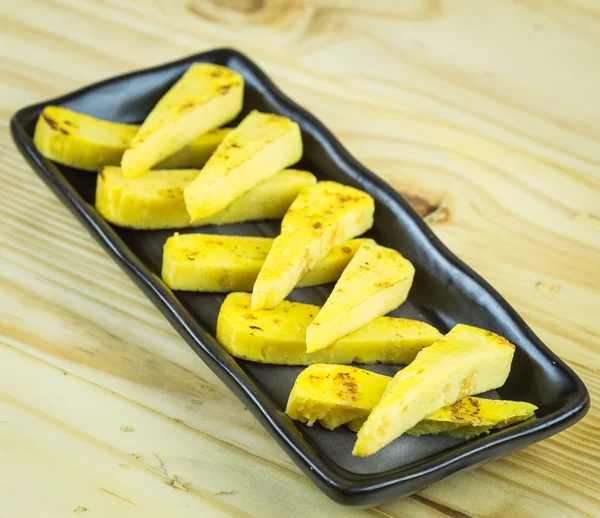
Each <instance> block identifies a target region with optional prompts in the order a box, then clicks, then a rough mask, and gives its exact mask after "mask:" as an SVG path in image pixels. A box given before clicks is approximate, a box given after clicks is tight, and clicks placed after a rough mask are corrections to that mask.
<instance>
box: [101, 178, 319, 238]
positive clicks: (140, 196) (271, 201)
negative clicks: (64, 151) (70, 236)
mask: <svg viewBox="0 0 600 518" xmlns="http://www.w3.org/2000/svg"><path fill="white" fill-rule="evenodd" d="M198 174H200V171H199V170H198V169H182V170H176V169H174V170H158V169H156V170H152V171H148V172H147V173H146V174H144V175H143V176H141V177H139V178H133V179H130V178H127V177H126V176H125V175H123V172H122V171H121V168H120V167H106V168H104V169H103V170H102V172H101V174H100V175H99V176H98V182H97V184H96V209H97V210H98V212H99V213H100V214H101V215H102V217H103V218H104V219H106V220H107V221H110V222H111V223H113V224H114V225H118V226H121V227H128V228H135V229H168V228H184V227H190V226H194V227H199V226H206V225H224V224H228V223H241V222H244V221H260V220H266V219H279V218H282V217H283V215H284V214H285V212H286V210H287V209H288V207H289V206H290V205H291V203H292V202H293V201H294V199H295V198H296V196H298V194H299V193H300V191H302V189H304V188H305V187H306V186H309V185H313V184H314V183H315V182H316V178H315V177H314V176H313V175H312V174H311V173H309V172H307V171H297V170H294V169H286V170H284V171H281V172H280V173H277V174H276V175H274V176H272V177H271V178H269V179H268V180H266V181H265V182H263V183H262V184H260V185H257V186H256V187H255V188H254V189H252V190H251V191H248V192H247V193H246V194H245V195H244V196H242V197H241V198H238V199H237V200H236V201H235V202H233V203H232V204H231V205H230V206H229V207H227V208H226V209H224V210H223V211H221V212H220V213H218V214H215V215H214V216H213V217H211V218H207V219H204V220H200V221H197V222H196V223H194V224H192V223H191V222H190V217H189V214H188V212H187V210H186V208H185V201H184V199H183V190H184V189H185V188H186V186H188V185H189V184H190V183H191V182H192V181H193V180H194V179H195V178H196V176H198Z"/></svg>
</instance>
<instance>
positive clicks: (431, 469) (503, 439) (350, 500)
mask: <svg viewBox="0 0 600 518" xmlns="http://www.w3.org/2000/svg"><path fill="white" fill-rule="evenodd" d="M196 61H200V62H210V63H217V64H220V65H224V66H227V67H230V68H232V69H234V70H237V71H238V72H240V73H241V74H242V75H243V76H244V78H245V81H246V93H245V101H244V110H243V114H242V116H243V115H244V114H246V113H248V111H250V110H252V109H259V110H262V111H270V112H274V113H279V114H282V115H285V116H287V117H289V118H291V119H293V120H295V121H296V122H298V123H299V124H300V127H301V129H302V137H303V141H304V148H305V151H304V158H303V159H302V161H301V163H300V167H302V168H304V169H307V170H309V171H311V172H313V173H314V174H316V176H317V177H318V178H319V179H321V180H325V179H327V180H334V181H337V182H341V183H344V184H347V185H351V186H353V187H358V188H360V189H362V190H364V191H366V192H368V193H369V194H371V195H372V196H373V198H375V201H376V212H375V225H374V227H373V229H372V231H371V232H370V233H369V235H370V236H371V237H373V238H375V239H376V240H377V241H378V242H379V243H381V244H382V245H386V246H389V247H392V248H395V249H397V250H400V251H401V252H402V253H403V254H404V255H405V256H406V257H407V258H408V259H410V260H411V261H412V262H413V264H414V265H415V267H416V271H417V273H416V278H415V282H414V285H413V288H412V290H411V293H410V296H409V299H408V301H407V302H406V303H405V304H403V305H402V307H401V308H400V309H399V310H398V311H395V312H394V313H392V314H393V315H401V316H405V317H409V318H417V319H420V320H424V321H427V322H430V323H431V324H433V325H435V326H436V327H438V328H439V329H440V330H441V331H442V332H446V331H447V330H448V329H450V328H451V327H452V326H453V325H454V324H455V323H457V322H462V323H466V324H471V325H475V326H479V327H482V328H484V329H488V330H490V331H494V332H496V333H498V334H500V335H502V336H505V337H506V338H508V339H509V340H510V341H511V342H513V343H514V344H516V345H517V351H516V354H515V358H514V362H513V367H512V370H511V373H510V376H509V378H508V381H507V382H506V384H505V385H504V386H503V387H502V388H501V389H499V390H498V391H495V392H493V393H491V394H488V396H490V397H501V398H503V399H516V400H524V401H529V402H531V403H534V404H536V405H538V406H539V411H538V412H537V418H536V419H531V420H529V421H526V422H524V423H521V424H518V425H515V426H512V427H509V428H506V429H503V430H498V431H496V432H493V433H491V434H490V435H487V436H483V437H479V438H476V439H472V440H469V441H461V440H456V439H451V438H449V437H444V436H428V437H420V438H414V437H401V438H399V439H397V440H396V441H394V442H393V443H392V444H391V445H389V446H387V447H386V448H384V449H383V450H381V451H380V452H379V453H377V454H376V455H373V456H372V457H368V458H354V457H352V455H351V451H352V446H353V443H354V438H355V435H354V434H352V433H351V432H349V431H348V430H346V429H338V430H336V431H335V432H329V431H325V430H323V429H321V428H320V427H318V426H315V427H313V428H308V427H306V426H304V425H301V424H298V423H295V422H293V421H291V420H290V419H288V418H287V416H286V415H285V414H284V412H283V411H284V409H285V403H286V400H287V396H288V394H289V391H290V389H291V386H292V384H293V382H294V379H295V377H296V376H297V374H298V373H299V372H300V371H301V370H302V369H301V368H300V367H281V366H272V365H259V364H254V363H251V362H245V361H241V360H237V359H235V358H233V357H231V356H230V355H229V354H228V353H227V352H226V351H225V350H224V349H223V348H222V347H221V346H220V345H219V344H218V343H217V341H216V340H215V338H214V334H215V326H216V319H217V314H218V311H219V307H220V304H221V302H222V301H223V298H224V297H223V296H221V295H214V294H201V293H183V292H177V293H174V292H172V291H171V290H170V289H169V288H167V286H166V285H165V284H164V283H163V282H162V281H161V279H160V266H161V256H162V245H163V243H164V241H165V239H166V238H167V237H168V236H169V235H171V234H172V233H173V231H132V230H125V229H120V228H116V227H112V226H111V225H109V224H107V223H106V222H105V221H104V220H103V219H102V218H101V217H100V216H99V214H98V213H97V212H96V210H95V209H94V206H93V204H94V192H95V184H96V175H94V174H90V173H86V172H83V171H77V170H75V169H70V168H68V167H63V166H60V165H57V164H55V163H53V162H51V161H49V160H47V159H45V158H44V157H43V156H42V155H41V154H40V153H39V152H38V151H37V149H36V148H35V146H34V145H33V142H32V136H33V131H34V126H35V122H36V120H37V117H38V116H39V114H40V112H41V110H42V109H43V108H44V106H46V105H48V104H56V105H60V106H65V107H68V108H71V109H74V110H77V111H81V112H83V113H87V114H89V115H93V116H96V117H100V118H103V119H109V120H113V121H119V122H128V123H140V122H141V121H142V120H143V119H144V118H145V116H146V115H147V114H148V113H149V112H150V110H151V109H152V107H153V106H154V104H155V103H156V102H157V101H158V99H159V98H160V97H161V96H162V95H163V94H164V93H165V92H166V91H167V89H168V88H169V87H170V86H171V85H172V84H173V83H174V82H175V81H176V80H177V79H178V78H179V77H180V76H181V74H182V73H183V72H184V71H185V70H186V69H187V68H188V67H189V65H190V64H191V63H193V62H196ZM240 118H241V116H240ZM11 130H12V135H13V139H14V141H15V143H16V145H17V147H18V148H19V150H20V151H21V153H22V154H23V155H24V156H25V158H26V159H27V161H28V162H29V163H30V165H31V166H32V167H33V169H34V170H35V171H36V173H37V174H38V175H39V176H40V177H41V178H42V179H43V180H44V181H45V182H46V183H47V184H48V186H49V187H50V188H51V189H52V190H53V191H54V192H55V194H56V195H57V196H58V197H59V198H60V199H61V200H62V202H63V203H64V204H65V205H66V206H67V207H68V208H69V209H70V210H71V211H72V212H73V213H74V214H75V215H76V216H77V217H78V218H79V219H80V220H81V222H82V223H83V224H84V226H85V227H86V228H87V229H88V230H89V232H90V234H91V235H92V236H94V238H96V239H97V240H98V241H99V242H100V243H101V245H102V246H103V247H104V248H105V249H106V251H107V252H108V253H109V254H110V256H111V257H112V258H113V259H114V260H115V261H116V262H117V263H118V264H119V265H120V266H121V268H123V269H124V270H125V271H126V272H127V273H128V274H129V276H130V277H131V278H132V279H133V280H134V281H135V282H136V284H137V285H138V286H139V287H140V288H141V289H142V291H143V292H144V293H145V294H146V295H147V296H148V297H150V299H151V300H152V301H153V302H154V304H155V305H156V306H157V308H158V309H159V310H160V311H161V312H162V313H163V314H164V315H165V316H166V317H167V319H168V320H169V322H171V324H172V325H173V326H174V327H175V329H177V331H178V332H179V333H180V334H181V336H182V337H183V338H184V339H185V340H186V341H187V343H188V344H189V345H190V346H191V347H192V349H193V350H194V351H195V352H196V353H197V354H198V355H199V356H200V358H202V360H204V361H205V362H206V363H207V365H208V366H209V367H210V368H211V369H212V370H213V371H214V372H215V373H216V374H217V375H218V376H219V378H220V379H221V380H222V381H223V382H224V383H225V384H226V385H227V386H228V387H229V388H230V389H231V390H232V391H233V392H234V393H235V394H236V395H237V396H238V397H239V398H240V399H241V400H242V401H243V402H244V404H245V405H247V406H248V408H249V409H250V410H251V411H252V412H253V414H254V415H255V416H256V417H257V418H258V420H259V421H260V422H261V424H262V425H263V426H264V427H265V429H266V430H267V431H268V432H269V433H270V434H271V435H272V436H273V437H274V438H275V440H276V441H277V442H278V443H279V445H280V446H281V447H282V448H283V449H284V450H285V451H286V453H287V454H288V455H289V456H290V457H291V458H292V459H293V461H294V462H295V463H296V464H297V465H298V466H299V467H300V468H301V469H302V470H303V471H304V473H306V475H307V476H308V477H309V478H310V479H311V480H313V481H314V482H315V484H316V485H317V486H318V487H320V488H321V489H322V490H323V491H324V492H325V493H326V494H327V495H328V496H330V497H331V498H333V499H334V500H336V501H338V502H340V503H343V504H349V505H361V506H370V505H375V504H377V503H379V502H381V501H383V500H386V499H389V498H392V497H397V496H403V495H408V494H410V493H413V492H415V491H418V490H420V489H422V488H424V487H426V486H428V485H430V484H432V483H433V482H436V481H438V480H440V479H442V478H444V477H446V476H448V475H451V474H453V473H456V472H458V471H461V470H463V469H466V468H470V467H473V466H476V465H478V464H480V463H482V462H485V461H488V460H490V459H493V458H495V457H498V456H500V455H503V454H505V453H507V452H510V451H513V450H516V449H518V448H522V447H524V446H527V445H529V444H532V443H534V442H536V441H539V440H541V439H544V438H545V437H549V436H550V435H553V434H555V433H557V432H560V431H561V430H564V429H565V428H567V427H568V426H570V425H572V424H574V423H575V422H577V421H578V420H579V419H581V418H582V417H583V416H584V415H585V413H586V412H587V410H588V407H589V395H588V392H587V390H586V388H585V386H584V385H583V383H582V382H581V380H580V379H579V378H578V377H577V376H576V374H575V373H574V372H573V371H572V370H571V369H570V368H569V367H567V366H566V365H565V364H564V363H563V362H562V361H561V360H560V359H559V358H558V357H557V356H555V355H554V354H553V353H552V352H551V351H550V350H549V349H548V348H547V347H546V346H545V345H544V344H542V343H541V341H540V340H539V339H538V338H537V337H536V336H535V335H534V334H533V332H532V331H531V330H530V329H529V328H528V327H527V325H526V324H525V323H524V322H523V320H522V319H521V318H520V317H519V316H518V315H517V314H516V312H515V311H514V310H513V309H512V308H511V307H510V306H509V305H508V303H507V302H506V301H505V300H504V299H503V298H502V297H501V296H500V295H499V294H498V293H497V292H496V291H495V290H494V289H493V288H492V287H491V286H490V285H489V284H488V283H487V282H486V281H484V280H483V279H482V278H481V277H480V276H479V275H477V274H476V273H475V272H474V271H473V270H471V269H470V268H469V267H468V266H466V265H465V264H464V263H462V262H461V261H460V260H459V259H458V258H457V257H456V256H454V255H453V254H452V253H451V252H450V251H449V250H448V249H447V248H446V247H445V246H444V245H443V244H442V243H441V242H440V241H439V240H438V239H437V238H436V237H435V236H434V234H433V233H432V231H431V230H430V229H429V228H428V227H427V225H425V224H424V223H423V221H422V220H421V218H420V217H419V216H418V215H417V214H416V213H415V212H414V211H413V210H412V208H411V207H410V206H409V205H408V204H407V203H406V202H405V201H404V199H403V198H402V197H401V196H399V195H398V194H397V193H396V192H395V191H394V190H393V189H392V188H390V187H389V186H388V185H386V184H385V183H384V182H383V181H382V180H381V179H379V178H378V177H377V176H375V175H374V174H373V173H371V172H370V171H368V170H367V169H365V168H364V167H363V166H362V165H361V164H359V163H358V162H357V161H356V160H355V159H354V158H352V157H351V156H350V154H349V153H348V152H347V151H346V150H345V149H344V148H343V147H342V145H341V144H340V143H339V142H338V141H337V140H336V139H335V137H334V136H333V135H332V134H331V133H330V132H329V131H328V130H327V129H326V128H325V127H324V126H323V125H322V124H321V123H320V122H319V121H318V120H317V119H316V118H315V117H314V116H312V115H311V114H309V113H308V112H306V111H305V110H304V109H302V108H300V107H299V106H298V105H296V104H295V103H294V102H292V101H291V100H290V99H288V98H287V97H286V96H285V95H284V94H282V93H281V92H280V91H279V90H278V89H277V88H276V87H275V85H274V84H273V83H272V82H271V80H270V79H269V78H268V77H267V76H266V75H265V74H264V73H263V72H262V71H261V70H260V69H259V68H258V67H257V66H256V65H255V64H254V63H253V62H252V61H250V60H249V59H248V58H247V57H245V56H244V55H242V54H240V53H239V52H237V51H235V50H231V49H217V50H213V51H209V52H203V53H201V54H196V55H194V56H190V57H188V58H185V59H183V60H181V61H176V62H174V63H169V64H166V65H163V66H160V67H156V68H151V69H148V70H142V71H139V72H134V73H131V74H127V75H123V76H120V77H116V78H114V79H109V80H107V81H103V82H101V83H97V84H95V85H91V86H89V87H87V88H83V89H81V90H78V91H76V92H74V93H71V94H68V95H65V96H63V97H60V98H58V99H52V100H49V101H46V102H44V103H41V104H37V105H35V106H29V107H26V108H23V109H22V110H20V111H19V112H18V113H17V114H16V115H15V116H14V117H13V119H12V121H11ZM278 228H279V225H278V223H276V222H264V223H247V224H239V225H228V226H225V227H206V228H203V229H201V230H194V231H196V232H198V231H201V232H205V233H221V234H230V235H267V236H275V235H276V234H277V233H278ZM182 232H185V230H183V231H182ZM330 289H331V287H330V286H328V287H318V288H305V289H301V290H294V292H293V293H292V295H291V297H290V298H291V299H292V300H297V301H304V302H312V303H316V304H322V303H323V302H324V300H325V299H326V297H327V294H328V292H329V291H330ZM371 368H372V369H373V370H377V371H379V372H386V373H389V374H393V373H394V372H396V371H397V370H398V369H397V368H395V367H390V366H378V367H371ZM342 428H344V427H342Z"/></svg>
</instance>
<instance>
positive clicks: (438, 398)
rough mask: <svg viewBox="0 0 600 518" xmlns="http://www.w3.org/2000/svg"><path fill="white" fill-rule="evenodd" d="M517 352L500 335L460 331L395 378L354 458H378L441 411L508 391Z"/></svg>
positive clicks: (454, 331) (469, 329)
mask: <svg viewBox="0 0 600 518" xmlns="http://www.w3.org/2000/svg"><path fill="white" fill-rule="evenodd" d="M514 350H515V347H514V345H512V344H511V343H510V342H508V340H506V339H505V338H502V337H500V336H498V335H495V334H494V333H491V332H489V331H484V330H482V329H478V328H475V327H471V326H466V325H462V324H459V325H457V326H455V327H454V328H453V329H452V330H451V331H450V332H449V333H448V334H447V335H446V336H445V337H444V338H442V339H441V340H440V341H438V342H437V343H435V344H433V345H431V346H429V347H427V348H426V349H423V350H422V351H421V352H420V353H419V354H418V355H417V357H416V358H415V361H413V362H412V363H411V364H410V365H409V366H408V367H406V368H405V369H403V370H402V371H400V372H399V373H398V374H396V376H394V378H393V379H392V381H391V382H390V384H389V385H388V388H387V390H386V392H385V394H384V395H383V397H382V399H381V401H380V402H379V403H378V404H377V406H376V407H375V408H374V409H373V411H372V412H371V414H370V415H369V417H368V419H367V421H366V422H365V424H364V425H363V427H362V428H361V429H360V431H359V432H358V438H357V441H356V444H355V446H354V451H353V452H352V454H353V455H357V456H361V457H366V456H368V455H372V454H373V453H376V452H377V451H379V450H380V449H381V448H383V447H384V446H385V445H386V444H389V443H390V442H392V441H393V440H394V439H396V438H397V437H399V436H400V435H402V434H403V433H404V432H406V431H407V430H409V429H411V428H412V427H414V426H415V425H416V424H417V423H419V422H420V421H422V420H423V419H425V417H427V416H429V415H430V414H433V413H434V412H436V411H437V410H439V409H440V408H443V407H445V406H448V405H452V404H453V403H455V402H456V401H458V400H459V399H462V398H463V397H466V396H469V395H472V394H478V393H480V392H485V391H486V390H491V389H494V388H498V387H500V386H502V385H503V384H504V382H505V381H506V378H507V377H508V373H509V371H510V364H511V362H512V358H513V354H514Z"/></svg>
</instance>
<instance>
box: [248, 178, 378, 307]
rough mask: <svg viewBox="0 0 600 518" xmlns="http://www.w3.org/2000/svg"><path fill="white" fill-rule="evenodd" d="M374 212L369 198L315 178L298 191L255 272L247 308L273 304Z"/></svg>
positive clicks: (369, 221) (358, 230)
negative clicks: (276, 235)
mask: <svg viewBox="0 0 600 518" xmlns="http://www.w3.org/2000/svg"><path fill="white" fill-rule="evenodd" d="M374 210H375V205H374V201H373V198H371V197H370V196H369V195H368V194H366V193H364V192H362V191H359V190H358V189H354V188H352V187H348V186H346V185H341V184H339V183H336V182H318V183H317V184H316V185H314V186H312V187H308V188H306V189H304V190H303V191H302V192H301V193H300V194H299V195H298V197H297V198H296V199H295V200H294V202H293V203H292V205H291V206H290V208H289V210H288V211H287V213H286V215H285V217H284V218H283V221H282V223H281V234H280V235H279V236H278V237H277V238H275V242H274V243H273V247H272V248H271V251H270V252H269V255H268V257H267V260H266V261H265V264H264V266H263V268H262V270H261V271H260V274H259V275H258V279H257V281H256V284H255V285H254V290H253V292H252V309H254V310H258V309H271V308H274V307H276V306H277V304H279V303H280V302H281V301H282V300H284V299H285V297H286V296H287V295H288V294H289V293H290V292H291V291H292V290H293V289H294V287H295V286H296V285H297V284H298V282H299V281H300V279H302V278H303V277H304V276H305V275H306V274H307V272H309V271H310V270H311V269H312V268H313V267H314V266H315V265H316V264H317V262H318V261H319V260H320V259H321V258H322V257H324V256H325V255H326V254H327V253H329V251H330V250H331V249H332V248H333V247H334V246H336V245H339V244H341V243H343V242H344V241H347V240H348V239H351V238H353V237H355V236H358V235H360V234H362V233H363V232H366V231H367V230H368V229H369V228H371V226H372V225H373V212H374Z"/></svg>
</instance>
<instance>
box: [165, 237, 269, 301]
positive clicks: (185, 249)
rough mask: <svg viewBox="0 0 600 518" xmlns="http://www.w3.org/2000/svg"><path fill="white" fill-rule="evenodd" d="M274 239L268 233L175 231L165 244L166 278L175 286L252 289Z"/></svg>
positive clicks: (215, 290) (222, 290)
mask: <svg viewBox="0 0 600 518" xmlns="http://www.w3.org/2000/svg"><path fill="white" fill-rule="evenodd" d="M271 242H272V239H270V238H268V237H248V236H221V235H211V234H183V235H182V234H175V235H174V236H172V237H170V238H169V239H167V242H166V243H165V246H164V250H163V265H162V278H163V280H164V281H165V283H166V284H167V285H168V286H169V287H170V288H172V289H174V290H181V289H184V290H185V289H187V290H189V289H190V288H191V287H193V288H195V289H194V291H208V292H227V291H234V290H240V289H241V290H246V291H251V290H252V286H253V285H254V281H255V280H256V275H257V273H258V271H259V270H260V267H261V265H262V263H263V262H264V260H265V257H267V253H268V252H269V248H270V247H271Z"/></svg>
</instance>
